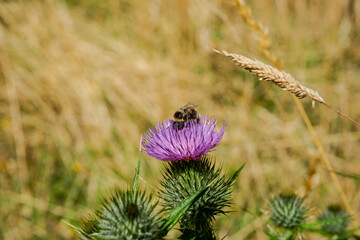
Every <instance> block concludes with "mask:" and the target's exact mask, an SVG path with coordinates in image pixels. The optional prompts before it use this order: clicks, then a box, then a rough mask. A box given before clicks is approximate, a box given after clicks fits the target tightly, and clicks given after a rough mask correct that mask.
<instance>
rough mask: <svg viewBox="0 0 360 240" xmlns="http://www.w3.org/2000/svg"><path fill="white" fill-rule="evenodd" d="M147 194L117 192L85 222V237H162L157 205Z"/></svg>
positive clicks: (83, 232)
mask: <svg viewBox="0 0 360 240" xmlns="http://www.w3.org/2000/svg"><path fill="white" fill-rule="evenodd" d="M150 201H151V198H150V197H146V196H145V194H144V193H139V192H136V193H134V192H132V191H126V192H122V191H118V190H117V191H115V192H114V194H113V195H112V196H111V197H110V198H109V199H107V200H105V201H104V202H103V204H102V208H101V210H99V211H98V212H96V213H95V214H93V215H92V216H90V217H89V218H88V220H87V221H86V222H85V223H84V224H83V226H82V231H81V232H80V233H81V234H82V239H84V240H85V239H99V240H110V239H162V237H163V235H164V234H163V232H162V231H161V221H160V220H159V219H158V218H157V214H153V210H154V208H155V206H156V204H155V205H152V204H150Z"/></svg>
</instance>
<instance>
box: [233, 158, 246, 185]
mask: <svg viewBox="0 0 360 240" xmlns="http://www.w3.org/2000/svg"><path fill="white" fill-rule="evenodd" d="M245 164H246V162H244V163H243V164H242V165H241V166H240V168H239V169H238V170H236V172H235V173H234V174H233V175H232V177H231V179H230V180H229V182H231V183H233V182H234V181H235V179H236V178H237V177H238V176H239V174H240V172H241V170H243V168H244V167H245Z"/></svg>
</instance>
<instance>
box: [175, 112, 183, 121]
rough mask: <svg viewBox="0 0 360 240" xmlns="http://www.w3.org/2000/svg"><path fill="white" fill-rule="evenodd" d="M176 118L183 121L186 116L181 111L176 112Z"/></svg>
mask: <svg viewBox="0 0 360 240" xmlns="http://www.w3.org/2000/svg"><path fill="white" fill-rule="evenodd" d="M174 118H176V119H183V118H184V114H183V113H182V112H180V111H176V112H175V114H174Z"/></svg>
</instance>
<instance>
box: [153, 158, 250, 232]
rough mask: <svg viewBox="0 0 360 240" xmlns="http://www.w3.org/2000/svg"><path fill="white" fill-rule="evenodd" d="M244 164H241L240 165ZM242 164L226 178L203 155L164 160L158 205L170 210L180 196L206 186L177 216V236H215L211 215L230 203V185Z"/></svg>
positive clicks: (182, 199) (181, 197) (184, 197)
mask: <svg viewBox="0 0 360 240" xmlns="http://www.w3.org/2000/svg"><path fill="white" fill-rule="evenodd" d="M243 166H244V165H243ZM243 166H242V167H241V168H240V169H239V170H238V171H236V172H235V173H234V175H233V176H232V177H231V178H229V179H226V178H225V176H221V175H220V172H221V169H215V166H214V164H213V163H211V162H210V160H209V159H208V158H207V157H202V158H201V159H200V160H181V161H174V162H169V163H167V166H166V167H165V170H164V172H163V174H162V175H163V179H162V180H161V185H162V186H163V190H161V192H160V194H161V196H160V197H161V199H162V205H163V206H164V207H165V210H167V211H171V210H172V209H174V208H175V207H177V206H178V205H179V204H181V202H182V201H184V199H187V198H188V197H189V196H191V195H193V194H194V193H195V192H197V191H199V190H200V189H202V188H204V187H205V186H209V187H208V189H207V191H206V192H205V193H204V194H203V195H202V196H201V197H200V198H199V199H198V200H197V201H196V202H194V204H193V205H192V206H191V207H190V208H189V210H188V211H187V212H186V213H185V214H184V215H182V217H181V218H180V221H179V223H180V231H181V232H182V236H181V237H180V239H216V238H215V236H214V232H213V229H212V223H213V220H214V217H215V215H217V214H225V213H226V212H225V211H224V210H223V208H224V207H226V206H229V205H230V197H231V188H230V187H231V185H232V184H233V183H234V181H235V179H236V177H237V176H238V174H239V173H240V171H241V169H242V168H243Z"/></svg>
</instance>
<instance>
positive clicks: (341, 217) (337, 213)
mask: <svg viewBox="0 0 360 240" xmlns="http://www.w3.org/2000/svg"><path fill="white" fill-rule="evenodd" d="M349 218H350V215H349V214H347V212H346V211H345V210H343V209H342V208H341V207H340V206H339V205H330V206H329V207H328V208H327V209H326V210H325V211H324V212H322V213H321V214H320V215H319V217H318V219H319V221H329V220H336V219H338V220H337V221H334V222H332V223H329V224H326V225H323V226H322V227H321V228H322V229H323V230H325V231H326V232H328V233H330V234H341V233H342V232H344V231H345V229H346V228H347V226H348V225H349Z"/></svg>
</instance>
